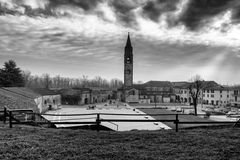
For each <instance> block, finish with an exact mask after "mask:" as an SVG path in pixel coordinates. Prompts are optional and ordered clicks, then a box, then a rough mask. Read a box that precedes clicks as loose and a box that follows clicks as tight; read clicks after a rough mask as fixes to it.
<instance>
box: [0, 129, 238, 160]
mask: <svg viewBox="0 0 240 160" xmlns="http://www.w3.org/2000/svg"><path fill="white" fill-rule="evenodd" d="M239 137H240V129H238V128H215V129H214V128H212V129H209V128H208V129H193V130H181V131H180V132H178V133H175V132H174V131H173V130H160V131H130V132H107V131H101V132H99V133H97V132H96V131H86V130H66V129H43V128H33V127H20V126H14V128H12V129H9V128H7V127H4V126H2V127H0V139H1V140H0V159H26V160H28V159H29V160H32V159H44V160H45V159H81V160H84V159H124V160H126V159H131V160H132V159H136V160H139V159H171V160H172V159H184V160H185V159H218V160H219V159H239V156H240V150H239V148H240V138H239Z"/></svg>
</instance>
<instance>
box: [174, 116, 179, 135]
mask: <svg viewBox="0 0 240 160" xmlns="http://www.w3.org/2000/svg"><path fill="white" fill-rule="evenodd" d="M178 122H179V120H178V114H176V120H175V125H176V132H178Z"/></svg>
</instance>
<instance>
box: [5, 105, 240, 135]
mask: <svg viewBox="0 0 240 160" xmlns="http://www.w3.org/2000/svg"><path fill="white" fill-rule="evenodd" d="M16 112H17V113H21V112H22V113H26V112H28V113H27V114H29V115H32V118H31V119H30V120H27V121H20V120H19V119H16V118H15V117H14V113H16ZM43 115H45V116H89V115H95V116H96V120H95V121H94V122H93V121H87V122H86V121H84V122H79V121H73V122H70V121H61V122H60V121H59V122H56V121H48V120H46V119H45V118H43V117H42V116H43ZM101 115H121V116H167V115H172V116H173V115H174V116H175V119H169V120H166V119H103V118H101ZM179 115H184V114H110V113H92V114H61V115H59V114H39V113H34V112H33V111H32V110H30V109H9V108H7V107H4V110H3V122H4V123H6V121H7V118H8V121H9V127H10V128H12V126H13V124H30V125H44V124H47V125H51V126H52V125H55V124H88V125H89V124H92V125H96V130H97V131H98V132H99V131H100V125H101V122H110V123H112V122H173V123H174V124H175V131H176V132H178V130H179V124H234V126H236V125H237V124H240V119H239V120H237V121H198V122H196V121H179ZM36 116H38V117H40V118H42V119H41V120H36ZM115 125H116V124H115ZM117 128H118V126H117Z"/></svg>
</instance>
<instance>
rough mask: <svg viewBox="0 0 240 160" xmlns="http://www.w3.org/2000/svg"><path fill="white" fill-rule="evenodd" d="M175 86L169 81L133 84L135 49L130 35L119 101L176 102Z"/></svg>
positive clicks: (125, 52)
mask: <svg viewBox="0 0 240 160" xmlns="http://www.w3.org/2000/svg"><path fill="white" fill-rule="evenodd" d="M175 97H176V96H175V94H174V86H173V85H172V83H171V82H169V81H149V82H146V83H144V84H133V47H132V44H131V39H130V35H129V34H128V37H127V42H126V46H125V50H124V85H123V87H122V88H120V89H118V99H119V100H121V101H124V102H128V103H155V102H156V103H162V102H175Z"/></svg>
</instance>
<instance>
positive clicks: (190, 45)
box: [0, 0, 240, 81]
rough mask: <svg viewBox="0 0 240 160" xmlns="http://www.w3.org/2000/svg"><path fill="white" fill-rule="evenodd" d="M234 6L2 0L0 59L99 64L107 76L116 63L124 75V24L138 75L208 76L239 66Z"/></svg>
mask: <svg viewBox="0 0 240 160" xmlns="http://www.w3.org/2000/svg"><path fill="white" fill-rule="evenodd" d="M239 10H240V2H239V0H0V24H1V25H0V31H1V32H0V56H1V63H2V61H3V57H5V59H9V58H11V59H12V57H14V58H16V59H18V60H19V61H20V60H21V59H24V58H25V59H28V60H29V61H28V62H29V63H30V61H31V60H33V59H35V60H37V61H44V62H45V64H44V65H45V66H49V65H50V64H52V63H59V66H61V65H60V64H62V63H64V65H65V66H67V67H71V69H72V68H75V69H74V71H73V72H74V75H77V74H80V73H82V72H86V73H84V74H88V72H90V71H91V73H92V75H94V74H95V75H96V73H99V72H101V69H102V70H103V71H102V72H104V73H107V75H106V76H112V74H113V73H112V70H111V69H114V71H115V70H116V73H114V74H115V75H116V76H119V75H120V76H122V55H123V47H124V45H125V40H126V35H127V32H130V34H131V38H132V43H133V46H134V58H135V59H134V64H135V67H136V68H135V70H136V77H135V78H137V79H138V80H144V78H146V77H147V76H145V77H144V76H141V74H140V73H141V72H143V74H147V73H150V72H153V74H151V75H152V77H149V78H151V79H161V78H163V79H161V80H166V79H168V78H165V76H167V77H169V78H173V79H176V77H179V76H181V75H180V73H182V75H184V76H185V77H184V78H182V79H183V80H186V79H187V78H188V77H189V76H191V75H194V72H198V73H200V74H203V75H204V74H205V77H206V78H209V79H210V78H213V77H217V71H218V70H219V69H220V68H221V71H223V72H224V73H228V72H230V70H231V69H233V68H237V67H240V66H239V64H240V63H239V59H240V58H239V57H240V56H239V50H240V37H239V35H240V21H239V20H240V19H239V18H240V11H239ZM180 60H181V61H180ZM23 61H24V60H22V64H24V63H23ZM20 62H21V61H20ZM226 62H228V63H226ZM26 64H28V63H26ZM76 66H78V67H79V68H80V70H79V71H78V70H77V69H76V68H77V67H76ZM89 66H91V67H90V71H89V70H88V67H89ZM94 66H96V67H95V68H94ZM109 66H110V67H109ZM223 66H224V67H223ZM28 67H32V66H26V68H28ZM38 68H39V67H38ZM207 68H208V71H207V72H205V70H207ZM35 70H36V72H37V70H38V69H37V67H36V69H35ZM105 70H106V71H105ZM170 70H171V71H170ZM42 72H43V71H42ZM45 72H48V70H46V71H45ZM52 72H53V73H55V72H56V68H55V70H54V71H52ZM59 72H60V71H59ZM77 72H80V73H77ZM160 72H161V74H160ZM171 72H174V73H175V74H176V75H175V74H173V75H171V74H170V73H171ZM65 73H67V74H70V73H69V71H67V69H66V72H65ZM117 73H119V74H118V75H117ZM138 73H139V74H138ZM189 74H190V75H189ZM195 74H196V73H195ZM162 75H163V77H161V76H162ZM235 75H236V74H235ZM239 75H240V74H239ZM174 77H175V78H174ZM164 78H165V79H164ZM218 78H219V77H218ZM233 79H234V78H233ZM223 81H225V80H223Z"/></svg>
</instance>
